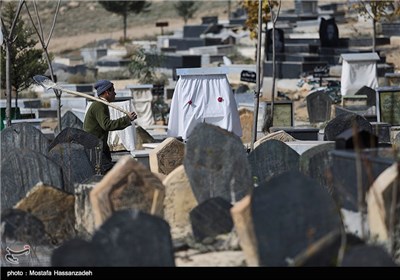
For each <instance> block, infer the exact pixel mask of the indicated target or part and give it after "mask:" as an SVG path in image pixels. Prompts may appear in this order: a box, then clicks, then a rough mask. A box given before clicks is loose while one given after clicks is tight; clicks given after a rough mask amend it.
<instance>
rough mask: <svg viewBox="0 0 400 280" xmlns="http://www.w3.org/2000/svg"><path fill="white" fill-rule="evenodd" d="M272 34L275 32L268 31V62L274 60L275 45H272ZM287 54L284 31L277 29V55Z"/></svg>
mask: <svg viewBox="0 0 400 280" xmlns="http://www.w3.org/2000/svg"><path fill="white" fill-rule="evenodd" d="M272 34H273V30H272V29H268V30H267V40H266V48H265V49H266V51H267V53H266V54H265V57H266V58H267V59H268V60H272V56H271V55H272V51H273V47H274V46H273V43H272ZM284 52H285V34H284V31H283V30H282V29H279V28H275V53H284Z"/></svg>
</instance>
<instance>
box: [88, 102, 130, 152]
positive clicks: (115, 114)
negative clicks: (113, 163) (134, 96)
mask: <svg viewBox="0 0 400 280" xmlns="http://www.w3.org/2000/svg"><path fill="white" fill-rule="evenodd" d="M112 103H113V104H115V105H117V106H119V107H121V108H122V109H125V110H126V111H128V112H132V111H134V109H133V104H132V100H127V101H121V102H112ZM91 104H92V102H91V101H89V102H88V104H87V106H86V110H85V115H86V112H87V110H88V109H89V106H90V105H91ZM108 109H109V110H110V119H112V120H116V119H118V118H121V117H123V116H126V115H125V114H124V113H122V112H121V111H118V110H116V109H114V108H112V107H108ZM135 139H136V128H135V124H134V123H132V125H130V126H128V127H127V128H125V129H122V130H115V131H110V132H109V134H108V140H107V143H108V145H109V146H110V147H115V146H118V145H123V146H124V147H125V149H126V150H127V151H134V150H135ZM112 150H113V149H112V148H111V151H112Z"/></svg>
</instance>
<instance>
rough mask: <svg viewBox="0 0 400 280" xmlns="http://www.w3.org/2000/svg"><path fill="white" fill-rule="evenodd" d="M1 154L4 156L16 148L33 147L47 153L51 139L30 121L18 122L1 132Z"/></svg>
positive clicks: (32, 148)
mask: <svg viewBox="0 0 400 280" xmlns="http://www.w3.org/2000/svg"><path fill="white" fill-rule="evenodd" d="M0 134H1V154H2V157H3V158H4V157H5V156H6V155H7V154H8V153H9V152H10V151H12V150H14V149H15V148H18V149H31V150H34V151H36V152H39V153H42V154H43V155H47V150H48V147H49V140H48V139H47V138H46V136H44V134H43V133H42V132H41V131H40V130H39V129H37V128H36V127H34V126H32V125H30V124H28V123H16V124H13V125H11V126H10V127H7V128H6V129H4V130H2V131H1V132H0Z"/></svg>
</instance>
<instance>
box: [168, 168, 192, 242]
mask: <svg viewBox="0 0 400 280" xmlns="http://www.w3.org/2000/svg"><path fill="white" fill-rule="evenodd" d="M163 185H164V186H165V199H164V219H165V220H166V221H167V222H168V223H169V225H170V227H171V234H172V235H173V236H174V233H175V232H174V230H175V229H176V228H182V229H183V231H185V230H186V231H188V230H189V231H190V220H189V212H190V211H191V210H192V209H193V208H194V207H196V205H197V201H196V198H195V197H194V194H193V191H192V188H191V187H190V183H189V178H188V177H187V175H186V172H185V168H184V166H183V165H181V166H178V167H177V168H175V169H174V170H173V171H172V172H171V173H169V174H168V176H167V177H166V178H165V179H164V180H163ZM179 234H183V235H184V234H185V232H183V233H180V232H179Z"/></svg>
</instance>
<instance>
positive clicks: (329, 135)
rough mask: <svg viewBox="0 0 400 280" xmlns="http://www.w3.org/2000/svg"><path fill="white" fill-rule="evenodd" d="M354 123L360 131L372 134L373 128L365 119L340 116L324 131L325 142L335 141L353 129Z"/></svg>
mask: <svg viewBox="0 0 400 280" xmlns="http://www.w3.org/2000/svg"><path fill="white" fill-rule="evenodd" d="M353 123H354V124H356V125H357V126H358V129H359V130H365V131H368V132H370V133H372V126H371V124H370V122H369V121H367V120H366V119H365V118H364V117H362V116H360V115H356V114H351V113H349V114H340V115H338V116H336V117H335V118H334V119H332V120H330V121H329V123H328V124H327V126H326V127H325V130H324V140H328V141H335V140H336V136H337V135H339V134H340V133H342V132H343V131H345V130H346V129H349V128H352V127H353Z"/></svg>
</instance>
